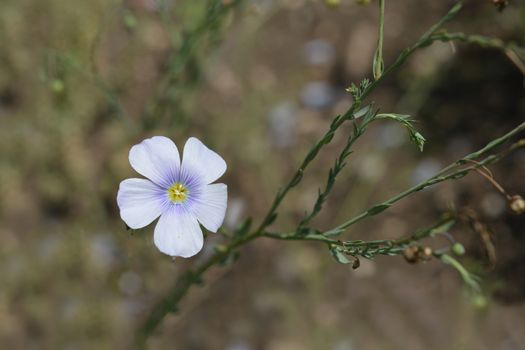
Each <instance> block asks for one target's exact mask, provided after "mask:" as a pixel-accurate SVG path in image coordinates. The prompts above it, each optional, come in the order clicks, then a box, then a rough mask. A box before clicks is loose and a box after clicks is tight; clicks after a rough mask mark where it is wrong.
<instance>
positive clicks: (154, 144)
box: [117, 136, 228, 258]
mask: <svg viewBox="0 0 525 350" xmlns="http://www.w3.org/2000/svg"><path fill="white" fill-rule="evenodd" d="M129 162H130V163H131V166H132V167H133V169H135V170H136V171H137V172H138V173H139V174H141V175H143V176H145V177H147V178H148V179H126V180H124V181H122V182H121V183H120V187H119V191H118V194H117V203H118V206H119V208H120V217H121V218H122V220H124V222H125V223H126V224H127V225H128V226H129V227H130V228H132V229H138V228H141V227H144V226H147V225H149V224H150V223H152V222H153V221H154V220H155V219H156V218H158V217H159V216H160V219H159V221H158V222H157V226H156V227H155V233H154V242H155V245H156V246H157V248H159V250H160V251H161V252H163V253H164V254H167V255H170V256H181V257H184V258H188V257H190V256H193V255H195V254H197V253H198V252H199V251H200V250H201V249H202V245H203V235H202V230H201V228H200V226H199V223H200V224H202V225H203V226H204V227H205V228H206V229H207V230H209V231H211V232H217V230H218V229H219V227H221V225H222V222H223V220H224V215H225V213H226V203H227V199H228V194H227V187H226V185H225V184H221V183H219V184H212V182H214V181H215V180H217V179H218V178H219V177H221V176H222V174H224V172H225V171H226V162H225V161H224V159H222V157H221V156H219V155H218V154H217V153H215V152H213V151H212V150H210V149H209V148H208V147H206V146H205V145H204V144H203V143H202V142H201V141H199V140H198V139H196V138H195V137H191V138H189V139H188V141H187V142H186V144H185V145H184V156H183V159H182V163H181V161H180V156H179V151H178V149H177V146H175V144H174V143H173V141H171V140H170V139H169V138H167V137H163V136H155V137H152V138H149V139H146V140H144V141H142V142H141V143H139V144H138V145H135V146H133V147H132V148H131V150H130V152H129Z"/></svg>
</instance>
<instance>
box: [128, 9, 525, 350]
mask: <svg viewBox="0 0 525 350" xmlns="http://www.w3.org/2000/svg"><path fill="white" fill-rule="evenodd" d="M463 2H464V1H463V0H459V1H458V2H457V3H456V4H455V5H454V6H453V7H452V8H451V10H450V11H449V12H448V13H447V14H446V15H445V16H444V17H443V18H442V19H441V20H440V21H439V22H437V23H436V24H435V25H433V26H432V27H431V28H430V29H429V30H428V31H427V32H426V33H425V34H424V35H423V36H422V37H421V38H420V39H419V40H418V41H417V42H416V43H415V44H414V45H413V46H411V47H409V48H407V49H405V50H404V51H403V52H402V53H401V54H400V55H399V56H398V58H397V59H396V60H395V61H394V63H392V64H391V65H390V66H388V68H386V69H385V70H384V72H383V73H382V75H381V76H380V77H379V78H378V79H377V80H375V81H374V82H372V83H370V84H365V85H364V86H362V88H361V89H359V94H356V95H354V103H353V104H352V106H351V107H350V108H349V109H348V110H347V111H346V113H345V114H343V115H339V116H337V117H336V118H334V120H333V121H332V123H331V124H330V127H329V128H328V130H327V131H326V133H325V134H324V135H323V136H322V137H321V139H320V140H319V141H317V143H315V144H314V146H313V147H312V148H311V149H310V151H309V152H308V154H307V155H306V156H305V158H304V159H303V161H302V162H301V165H300V166H299V168H298V170H297V171H296V172H295V173H294V175H293V176H292V178H291V179H290V181H289V182H288V183H287V184H286V185H285V186H284V187H283V188H282V189H280V190H279V191H278V192H277V194H276V196H275V198H274V200H273V202H272V204H271V206H270V208H269V210H268V212H267V214H266V215H265V216H264V218H263V220H262V221H261V223H260V224H259V225H258V226H257V228H256V229H254V230H249V227H247V228H243V229H242V230H241V229H239V230H237V231H235V232H233V237H232V238H231V240H230V242H229V243H227V244H225V245H222V246H221V248H220V249H216V252H215V253H214V254H213V255H212V256H211V257H210V258H209V259H208V260H207V261H205V262H203V263H201V264H200V265H198V266H196V267H195V268H193V269H190V270H188V271H187V272H186V273H184V274H183V275H181V276H180V277H179V278H178V280H177V282H176V283H175V285H174V287H173V288H172V289H171V290H170V291H169V292H168V294H167V296H166V297H165V298H163V299H162V300H160V301H159V302H158V303H157V304H155V305H154V306H153V309H152V311H151V313H150V314H149V315H148V317H147V318H146V320H145V322H144V323H143V324H142V326H141V327H140V329H139V331H138V332H137V338H138V339H137V340H138V344H145V340H146V339H147V338H148V336H149V335H151V334H152V333H153V332H154V331H155V330H156V329H157V327H158V326H159V325H160V324H161V322H162V320H163V319H164V318H165V317H166V315H167V314H168V313H170V312H172V311H175V310H176V308H177V306H178V304H179V303H180V301H181V300H182V299H183V298H184V296H185V295H186V294H187V293H188V291H189V289H190V288H191V286H192V285H193V284H199V283H201V282H202V278H203V275H204V274H205V273H206V272H207V271H208V270H209V269H210V268H211V267H213V266H215V265H219V264H221V263H223V262H224V261H225V260H226V259H227V258H228V257H229V256H231V254H233V253H235V252H236V250H237V248H239V247H240V246H242V245H244V244H246V243H248V242H250V241H252V240H254V239H256V238H259V237H268V238H276V239H284V240H311V241H320V242H323V243H327V244H333V245H335V246H341V247H342V249H344V252H345V253H348V254H350V255H352V254H355V255H356V256H364V257H368V256H372V255H373V254H389V255H392V254H399V253H400V251H401V250H400V249H401V247H403V246H404V245H406V244H409V243H411V242H412V240H413V239H422V238H424V236H425V233H421V232H420V233H419V235H418V236H411V237H412V238H404V239H402V240H401V241H398V242H395V241H394V242H393V241H386V240H380V241H367V242H364V241H347V242H340V241H338V240H334V239H332V238H330V237H329V234H330V233H335V234H340V233H342V232H343V231H344V230H345V229H346V228H347V227H349V226H351V225H353V224H355V223H356V222H358V221H360V220H362V219H364V218H365V217H368V216H371V215H375V214H377V213H379V212H381V211H382V210H384V209H386V208H388V207H389V206H390V205H392V204H393V203H395V202H397V201H399V200H401V199H402V198H404V197H406V196H408V195H410V194H411V193H414V192H417V191H419V190H421V189H423V188H426V187H429V186H432V185H434V184H437V183H439V182H442V181H445V180H448V179H456V178H459V177H463V176H465V175H466V174H467V173H468V172H470V171H472V170H474V169H477V168H478V167H479V166H483V165H486V164H490V163H493V162H495V161H497V160H499V159H500V158H501V157H502V154H500V155H488V156H487V155H486V153H488V152H489V151H492V150H493V149H494V148H496V147H497V146H499V145H501V144H502V143H504V142H507V141H508V140H509V139H510V138H511V137H513V136H514V135H516V134H517V133H519V132H520V131H522V130H523V129H525V123H523V124H520V125H519V126H518V127H516V128H515V129H513V130H512V131H511V132H509V133H507V134H506V135H504V136H502V137H500V138H498V139H496V140H494V141H492V142H490V143H489V144H487V146H485V147H484V148H482V149H481V150H479V151H477V152H474V153H471V154H469V155H468V156H466V157H465V158H463V159H461V160H459V161H457V162H455V163H453V164H451V165H450V166H449V167H447V168H445V169H443V170H442V171H441V172H440V173H438V174H437V175H436V176H434V177H432V178H431V179H429V180H427V181H426V182H424V183H421V184H418V185H416V186H414V187H412V188H410V189H408V190H406V191H404V192H401V193H400V194H398V195H396V196H394V197H392V198H390V199H389V200H387V201H385V202H383V203H381V204H379V205H377V206H375V207H373V208H370V209H369V210H367V211H365V212H363V213H361V214H359V215H357V216H356V217H354V218H353V219H350V220H349V221H347V222H345V223H343V224H341V225H340V226H338V227H336V228H334V229H332V230H330V231H328V232H325V234H309V235H305V236H301V237H298V235H295V232H293V233H291V234H272V233H268V232H267V230H266V228H267V227H268V226H269V225H271V224H272V222H273V221H274V220H275V218H276V216H277V209H278V207H279V205H280V204H281V203H282V201H283V199H284V198H285V197H286V195H287V194H288V192H289V191H290V190H291V189H292V188H293V187H295V186H297V185H298V184H299V182H300V181H301V179H302V177H303V174H304V172H305V170H306V168H307V167H308V165H309V164H310V163H311V162H312V161H313V160H314V159H315V158H316V156H317V155H318V153H319V151H320V150H321V149H322V148H323V147H324V146H325V145H326V144H328V143H330V142H331V140H332V138H333V136H334V134H335V132H336V131H337V130H338V129H339V128H340V127H341V126H342V125H343V123H345V122H346V121H348V120H351V119H354V117H355V115H356V114H358V113H359V110H358V109H359V107H360V105H361V102H362V100H363V99H364V98H365V97H366V96H367V95H368V94H369V93H371V92H372V91H373V90H374V89H375V88H376V87H377V86H378V85H379V84H380V83H381V82H382V80H383V79H385V77H387V76H388V75H389V74H390V73H391V72H392V71H394V70H395V69H396V68H398V67H399V66H400V65H402V64H403V63H404V62H405V61H406V59H407V58H408V57H409V56H411V55H412V54H413V53H414V52H415V51H416V50H417V49H419V48H422V47H425V46H428V45H430V44H432V43H433V42H434V41H435V40H438V38H437V37H435V36H434V35H435V34H436V32H437V31H438V30H439V29H440V28H441V27H442V26H443V25H444V24H445V23H446V22H448V21H449V20H451V19H452V18H453V17H454V16H455V15H456V14H457V13H458V12H459V10H460V9H461V7H462V5H463ZM353 142H355V140H351V142H349V143H350V146H351V145H352V143H353ZM347 146H348V143H347ZM350 146H348V149H346V148H347V147H345V149H346V151H349V149H350ZM511 148H512V147H511ZM345 149H343V151H345ZM481 156H484V157H485V158H483V159H481V160H480V159H479V158H481ZM343 158H344V157H343ZM468 160H477V163H475V164H471V162H470V163H469V164H471V165H470V166H468V167H462V168H459V166H462V165H465V164H466V163H467V161H468ZM325 190H326V187H325ZM328 192H329V188H328V191H326V193H328ZM314 211H315V209H314ZM241 231H242V233H241ZM423 232H428V234H430V232H431V230H429V231H423ZM371 254H372V255H371Z"/></svg>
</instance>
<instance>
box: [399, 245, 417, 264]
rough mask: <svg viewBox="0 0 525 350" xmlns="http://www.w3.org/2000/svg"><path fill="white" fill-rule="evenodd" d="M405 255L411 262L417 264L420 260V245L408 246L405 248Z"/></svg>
mask: <svg viewBox="0 0 525 350" xmlns="http://www.w3.org/2000/svg"><path fill="white" fill-rule="evenodd" d="M403 257H404V258H405V260H406V261H407V262H408V263H410V264H415V263H417V262H418V261H419V247H414V246H412V247H408V248H406V249H405V250H403Z"/></svg>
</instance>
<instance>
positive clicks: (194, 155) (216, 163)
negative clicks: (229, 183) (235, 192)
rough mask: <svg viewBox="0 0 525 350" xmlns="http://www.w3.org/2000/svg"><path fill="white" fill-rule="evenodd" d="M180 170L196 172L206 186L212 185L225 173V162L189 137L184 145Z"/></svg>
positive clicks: (196, 140)
mask: <svg viewBox="0 0 525 350" xmlns="http://www.w3.org/2000/svg"><path fill="white" fill-rule="evenodd" d="M182 168H183V169H184V170H185V171H192V170H193V171H197V172H199V175H200V176H201V177H202V179H203V181H204V182H205V183H206V184H209V183H212V182H213V181H215V180H217V179H218V178H219V177H221V176H222V174H224V172H225V171H226V162H225V161H224V159H222V157H221V156H219V155H218V154H217V153H215V152H213V151H212V150H210V149H209V148H208V147H206V146H205V145H204V144H203V143H202V142H200V141H199V140H198V139H196V138H195V137H190V138H189V139H188V141H186V144H185V145H184V156H183V158H182Z"/></svg>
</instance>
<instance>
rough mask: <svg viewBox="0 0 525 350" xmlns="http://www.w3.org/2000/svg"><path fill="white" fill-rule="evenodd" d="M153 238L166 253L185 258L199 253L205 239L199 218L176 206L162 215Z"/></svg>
mask: <svg viewBox="0 0 525 350" xmlns="http://www.w3.org/2000/svg"><path fill="white" fill-rule="evenodd" d="M153 240H154V242H155V245H156V246H157V248H159V250H160V251H161V252H163V253H164V254H167V255H170V256H181V257H183V258H189V257H190V256H193V255H195V254H197V253H198V252H199V251H200V250H201V249H202V245H203V241H204V239H203V236H202V231H201V228H200V226H199V223H198V222H197V219H196V218H195V217H194V216H193V215H192V214H190V213H188V212H187V211H185V210H183V209H181V208H177V209H176V208H175V207H174V208H173V209H172V210H169V211H167V212H165V213H163V214H162V215H161V217H160V219H159V222H158V223H157V226H156V227H155V234H154V237H153Z"/></svg>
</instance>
